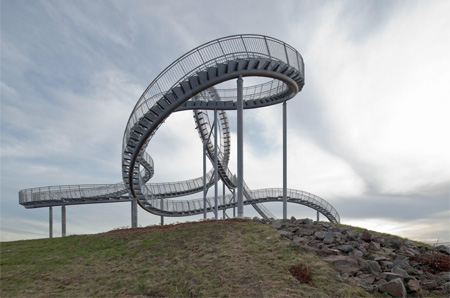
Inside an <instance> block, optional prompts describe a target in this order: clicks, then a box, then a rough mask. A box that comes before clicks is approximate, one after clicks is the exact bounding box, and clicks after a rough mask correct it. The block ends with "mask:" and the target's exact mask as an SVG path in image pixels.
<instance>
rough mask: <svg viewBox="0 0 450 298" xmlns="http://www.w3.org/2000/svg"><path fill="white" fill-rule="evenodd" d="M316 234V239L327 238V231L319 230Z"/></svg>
mask: <svg viewBox="0 0 450 298" xmlns="http://www.w3.org/2000/svg"><path fill="white" fill-rule="evenodd" d="M314 236H315V237H316V239H319V240H323V238H325V232H324V231H317V232H315V233H314Z"/></svg>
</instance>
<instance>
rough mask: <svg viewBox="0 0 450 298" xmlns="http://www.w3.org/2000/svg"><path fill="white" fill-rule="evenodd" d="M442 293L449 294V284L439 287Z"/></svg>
mask: <svg viewBox="0 0 450 298" xmlns="http://www.w3.org/2000/svg"><path fill="white" fill-rule="evenodd" d="M441 288H442V291H443V292H444V293H446V294H450V282H446V283H445V284H443V285H442V286H441Z"/></svg>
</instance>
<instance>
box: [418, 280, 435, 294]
mask: <svg viewBox="0 0 450 298" xmlns="http://www.w3.org/2000/svg"><path fill="white" fill-rule="evenodd" d="M421 285H422V288H424V289H426V290H428V291H432V290H434V289H436V288H437V287H438V284H437V282H436V281H435V280H428V279H426V280H422V282H421Z"/></svg>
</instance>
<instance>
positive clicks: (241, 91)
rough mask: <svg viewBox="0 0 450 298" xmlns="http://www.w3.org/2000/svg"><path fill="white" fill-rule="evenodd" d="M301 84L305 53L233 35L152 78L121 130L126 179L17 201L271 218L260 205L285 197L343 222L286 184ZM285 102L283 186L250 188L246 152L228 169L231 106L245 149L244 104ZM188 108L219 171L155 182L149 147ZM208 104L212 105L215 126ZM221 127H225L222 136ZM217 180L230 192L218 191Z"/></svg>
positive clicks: (28, 193) (40, 192) (43, 190)
mask: <svg viewBox="0 0 450 298" xmlns="http://www.w3.org/2000/svg"><path fill="white" fill-rule="evenodd" d="M249 76H257V77H266V78H269V79H270V81H268V82H266V83H263V84H257V85H254V86H250V87H245V88H244V87H242V80H243V78H245V77H249ZM233 79H237V83H238V84H237V88H229V89H216V88H215V87H214V86H216V85H218V84H220V83H222V82H225V81H229V80H233ZM303 86H304V64H303V58H302V56H301V55H300V54H299V53H298V52H297V51H296V50H295V49H294V48H293V47H291V46H290V45H288V44H286V43H284V42H282V41H280V40H278V39H275V38H271V37H268V36H263V35H233V36H228V37H224V38H220V39H216V40H213V41H211V42H208V43H205V44H203V45H201V46H199V47H197V48H195V49H193V50H191V51H189V52H188V53H186V54H185V55H183V56H181V57H180V58H178V59H177V60H175V61H174V62H173V63H172V64H170V65H169V66H168V67H167V68H166V69H165V70H164V71H162V72H161V73H160V74H159V75H158V76H157V77H156V78H155V79H154V80H153V81H152V82H151V83H150V85H149V86H148V87H147V89H146V90H145V91H144V93H143V94H142V96H141V97H140V98H139V100H138V102H137V103H136V105H135V107H134V109H133V111H132V113H131V115H130V117H129V119H128V123H127V125H126V129H125V133H124V136H123V145H122V177H123V182H120V183H116V184H108V185H106V184H91V185H67V186H48V187H38V188H30V189H24V190H21V191H20V192H19V203H20V204H22V205H23V206H25V207H26V208H39V207H52V206H66V205H73V204H90V203H110V202H124V201H131V202H134V203H137V204H139V205H140V206H141V207H142V208H143V209H145V210H146V211H148V212H151V213H153V214H156V215H160V216H187V215H194V214H202V213H203V214H204V216H206V212H211V211H212V212H215V215H216V217H217V213H218V212H217V211H218V210H226V209H228V208H235V207H237V208H238V216H243V209H242V206H243V205H252V206H253V207H254V208H255V209H256V210H257V211H258V213H259V214H260V215H261V216H263V217H273V215H272V214H271V213H270V211H269V210H268V209H267V208H265V207H264V206H263V205H262V203H263V202H273V201H280V202H283V217H284V218H286V202H290V203H297V204H301V205H305V206H308V207H310V208H313V209H315V210H317V211H318V212H320V213H322V214H323V215H324V216H325V217H326V218H328V220H330V221H331V222H339V221H340V218H339V214H338V212H337V211H336V210H335V209H334V208H333V206H331V205H330V204H329V203H328V202H326V201H325V200H323V199H322V198H319V197H318V196H315V195H313V194H310V193H307V192H304V191H299V190H293V189H287V186H286V180H287V178H286V101H287V100H289V99H291V98H293V97H294V96H295V95H296V94H297V93H298V92H300V91H301V90H302V88H303ZM279 103H283V188H281V189H261V190H251V189H250V188H249V187H248V186H247V185H246V184H245V182H244V181H243V178H242V177H243V174H242V154H241V153H239V150H238V177H237V178H236V176H235V175H233V174H232V173H231V172H230V170H229V169H228V162H229V156H230V131H229V123H228V118H227V115H226V112H225V111H226V110H237V111H238V147H240V146H242V144H239V142H240V141H239V138H241V139H242V137H243V136H242V119H241V117H242V112H241V115H239V109H238V108H239V106H240V104H241V105H242V110H245V109H253V108H260V107H265V106H269V105H275V104H279ZM183 110H193V112H194V119H195V122H196V128H197V130H198V133H199V136H200V138H201V140H202V142H203V150H204V152H203V154H204V155H206V156H207V157H208V159H209V160H210V161H211V163H212V165H213V169H212V170H210V171H209V172H208V173H206V172H205V174H204V175H203V176H202V177H199V178H194V179H190V180H186V181H178V182H171V183H149V180H150V179H151V178H152V176H153V174H154V163H153V160H152V158H151V157H150V155H149V154H148V153H147V152H146V148H147V145H148V144H149V142H150V141H151V139H152V137H153V135H154V134H155V133H156V131H157V130H158V128H159V127H160V126H161V125H162V123H164V121H165V120H166V119H167V118H168V117H169V116H170V114H172V113H174V112H178V111H183ZM207 110H213V111H214V115H215V117H214V118H215V119H214V123H213V124H212V125H211V124H210V121H209V117H208V113H207ZM239 119H241V120H239ZM239 121H241V124H239ZM217 126H218V127H219V128H220V129H219V130H220V142H219V141H218V137H219V132H218V131H219V130H218V129H217ZM238 149H239V148H238ZM215 173H217V174H215ZM218 178H220V180H222V182H223V183H224V185H226V186H227V187H228V188H229V189H230V190H231V192H232V195H225V194H224V195H223V196H222V197H219V196H218V195H217V192H218V191H217V180H218ZM213 185H216V191H215V196H214V197H206V192H207V189H209V188H210V187H212V186H213ZM199 192H203V194H204V197H203V198H201V199H184V200H174V199H173V198H176V197H181V196H186V195H191V194H194V193H199ZM236 192H237V199H236V196H235V194H236ZM134 206H135V205H134ZM132 209H135V208H132ZM64 212H65V209H64ZM224 212H225V211H224ZM133 213H134V215H133V224H132V225H133V226H136V225H137V219H136V216H137V215H136V214H137V212H136V210H134V211H133ZM224 214H225V213H224ZM64 218H65V217H64ZM64 227H65V223H64ZM50 233H51V232H50Z"/></svg>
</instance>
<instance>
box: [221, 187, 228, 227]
mask: <svg viewBox="0 0 450 298" xmlns="http://www.w3.org/2000/svg"><path fill="white" fill-rule="evenodd" d="M222 185H223V196H222V198H223V203H224V205H225V182H223V181H222ZM226 210H227V209H226V208H225V207H223V219H226V215H227V214H226V212H225V211H226Z"/></svg>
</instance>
